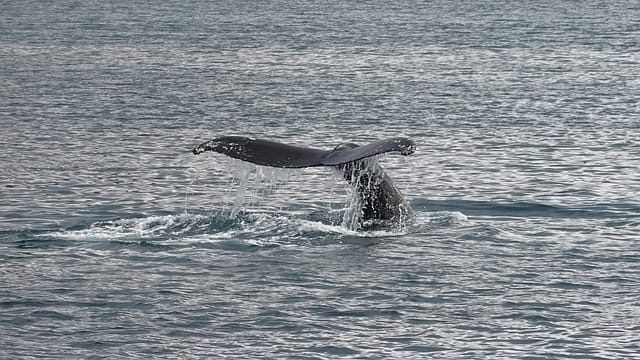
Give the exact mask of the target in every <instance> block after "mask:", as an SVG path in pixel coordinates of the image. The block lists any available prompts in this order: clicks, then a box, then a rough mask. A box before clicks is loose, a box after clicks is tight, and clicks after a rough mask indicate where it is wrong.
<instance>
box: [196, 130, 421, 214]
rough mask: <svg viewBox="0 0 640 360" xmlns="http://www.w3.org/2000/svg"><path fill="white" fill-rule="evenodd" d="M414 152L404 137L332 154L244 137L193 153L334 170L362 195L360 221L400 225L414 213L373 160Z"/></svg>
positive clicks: (221, 140) (339, 149)
mask: <svg viewBox="0 0 640 360" xmlns="http://www.w3.org/2000/svg"><path fill="white" fill-rule="evenodd" d="M415 148H416V146H415V143H414V142H413V141H412V140H410V139H407V138H403V137H396V138H391V139H386V140H379V141H375V142H372V143H369V144H367V145H363V146H358V145H356V144H353V143H345V144H340V145H338V146H336V147H335V148H334V149H333V150H319V149H313V148H308V147H302V146H295V145H288V144H283V143H279V142H276V141H271V140H264V139H255V138H249V137H244V136H221V137H218V138H214V139H211V140H209V141H207V142H205V143H202V144H200V145H198V146H196V147H194V148H193V150H192V152H193V153H194V154H196V155H197V154H201V153H203V152H205V151H214V152H218V153H221V154H224V155H227V156H230V157H232V158H236V159H240V160H243V161H248V162H251V163H254V164H257V165H263V166H272V167H280V168H303V167H312V166H331V167H335V168H337V169H338V170H340V171H341V172H342V175H343V177H344V179H345V180H346V181H347V182H348V183H349V184H351V186H353V188H354V189H355V190H356V192H357V193H358V195H359V201H360V205H361V209H362V213H361V221H367V220H390V221H392V222H394V223H397V222H401V221H404V220H405V219H407V218H408V217H409V215H410V213H411V209H410V207H409V204H408V203H407V202H406V200H405V199H404V197H403V196H402V194H401V193H400V191H399V190H398V188H397V187H396V186H395V185H394V184H393V181H391V178H390V177H389V176H388V175H387V173H386V172H385V171H384V170H383V169H382V167H381V166H380V164H379V163H378V161H377V160H376V159H375V158H374V156H375V155H379V154H384V153H388V152H399V153H400V154H402V155H410V154H412V153H413V152H414V151H415Z"/></svg>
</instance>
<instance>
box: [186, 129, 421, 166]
mask: <svg viewBox="0 0 640 360" xmlns="http://www.w3.org/2000/svg"><path fill="white" fill-rule="evenodd" d="M415 149H416V146H415V143H414V142H413V141H412V140H410V139H407V138H403V137H396V138H391V139H387V140H379V141H375V142H372V143H370V144H367V145H364V146H357V147H340V146H338V147H336V148H335V149H333V150H318V149H312V148H308V147H302V146H294V145H288V144H283V143H279V142H275V141H271V140H264V139H254V138H249V137H244V136H221V137H217V138H215V139H211V140H209V141H207V142H205V143H202V144H200V145H198V146H196V147H194V148H193V153H194V154H196V155H197V154H201V153H203V152H205V151H215V152H218V153H221V154H225V155H227V156H230V157H232V158H236V159H240V160H244V161H248V162H251V163H254V164H257V165H264V166H273V167H280V168H303V167H312V166H336V165H341V164H346V163H350V162H354V161H358V160H362V159H365V158H368V157H371V156H375V155H379V154H384V153H388V152H399V153H401V154H402V155H409V154H412V153H413V152H414V151H415Z"/></svg>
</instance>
